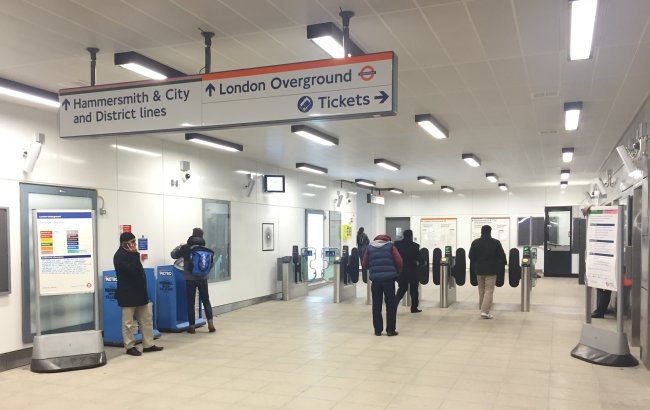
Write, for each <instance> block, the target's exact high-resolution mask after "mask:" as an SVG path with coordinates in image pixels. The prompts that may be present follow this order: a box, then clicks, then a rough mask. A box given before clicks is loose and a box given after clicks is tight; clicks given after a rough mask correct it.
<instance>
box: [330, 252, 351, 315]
mask: <svg viewBox="0 0 650 410" xmlns="http://www.w3.org/2000/svg"><path fill="white" fill-rule="evenodd" d="M330 249H335V248H330ZM336 251H338V249H336ZM346 251H347V250H346ZM332 266H333V268H334V286H333V288H334V299H333V301H334V303H341V302H345V301H346V300H354V299H356V298H357V284H356V283H353V282H352V281H351V280H349V278H346V275H347V272H346V268H347V266H346V265H345V264H344V265H342V264H341V258H338V257H337V258H336V260H335V261H334V262H333V265H332Z"/></svg>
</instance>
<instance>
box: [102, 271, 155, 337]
mask: <svg viewBox="0 0 650 410" xmlns="http://www.w3.org/2000/svg"><path fill="white" fill-rule="evenodd" d="M144 273H145V274H146V275H147V294H148V295H149V300H150V301H151V302H152V304H153V306H152V307H151V309H152V312H153V336H154V337H155V338H159V337H160V331H159V330H158V326H157V315H156V305H157V303H156V277H155V273H154V270H153V268H145V270H144ZM102 290H103V293H102V297H103V299H102V302H103V303H102V319H103V323H104V344H105V345H107V346H123V345H124V339H123V338H122V308H121V307H120V306H119V305H118V304H117V298H116V297H115V292H116V291H117V276H116V275H115V271H114V270H107V271H103V272H102ZM135 340H136V342H137V343H140V342H142V334H141V333H140V331H139V330H138V332H137V333H136V334H135Z"/></svg>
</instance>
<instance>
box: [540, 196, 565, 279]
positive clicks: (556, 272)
mask: <svg viewBox="0 0 650 410" xmlns="http://www.w3.org/2000/svg"><path fill="white" fill-rule="evenodd" d="M544 220H545V224H546V226H545V228H546V229H545V235H544V276H572V274H571V220H572V214H571V207H570V206H555V207H546V209H545V218H544Z"/></svg>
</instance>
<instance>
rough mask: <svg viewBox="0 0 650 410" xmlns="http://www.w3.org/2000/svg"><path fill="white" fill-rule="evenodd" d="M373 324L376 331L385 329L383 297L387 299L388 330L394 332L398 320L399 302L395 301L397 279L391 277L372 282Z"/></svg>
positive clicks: (379, 331)
mask: <svg viewBox="0 0 650 410" xmlns="http://www.w3.org/2000/svg"><path fill="white" fill-rule="evenodd" d="M370 290H371V292H372V324H373V326H374V328H375V332H376V333H381V332H382V331H383V330H384V318H383V317H382V316H381V307H382V299H385V300H386V331H388V332H394V331H395V326H396V322H397V302H396V301H395V280H394V279H389V280H384V281H380V282H375V281H373V282H372V285H371V286H370Z"/></svg>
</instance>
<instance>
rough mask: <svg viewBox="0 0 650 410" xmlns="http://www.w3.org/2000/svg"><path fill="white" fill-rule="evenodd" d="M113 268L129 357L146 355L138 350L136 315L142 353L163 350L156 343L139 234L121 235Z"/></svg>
mask: <svg viewBox="0 0 650 410" xmlns="http://www.w3.org/2000/svg"><path fill="white" fill-rule="evenodd" d="M113 266H114V267H115V274H116V276H117V290H116V292H115V297H116V299H117V304H118V305H119V306H120V307H121V308H122V338H123V339H124V347H125V348H126V354H128V355H131V356H140V355H142V352H140V351H139V350H138V349H137V348H136V347H135V337H134V334H135V331H136V329H137V326H136V324H135V321H134V320H133V316H134V315H135V318H136V320H137V321H138V323H139V324H140V330H141V332H142V346H143V349H142V351H144V352H159V351H161V350H163V348H162V347H159V346H156V345H155V344H154V343H153V315H152V312H151V303H150V302H149V296H148V295H147V276H146V275H145V273H144V268H143V267H142V263H141V262H140V253H139V252H138V249H137V247H136V244H135V235H133V234H132V233H131V232H124V233H123V234H122V235H120V247H119V248H118V250H117V252H115V255H114V256H113Z"/></svg>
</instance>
